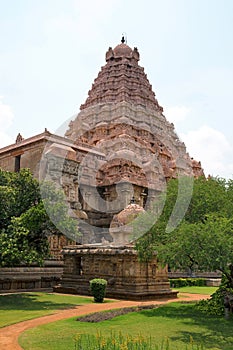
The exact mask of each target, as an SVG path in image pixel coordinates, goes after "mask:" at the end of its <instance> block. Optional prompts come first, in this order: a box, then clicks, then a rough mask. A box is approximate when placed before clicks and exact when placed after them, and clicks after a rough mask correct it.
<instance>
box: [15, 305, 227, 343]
mask: <svg viewBox="0 0 233 350" xmlns="http://www.w3.org/2000/svg"><path fill="white" fill-rule="evenodd" d="M232 327H233V322H232V320H229V321H227V320H225V319H223V318H220V317H213V316H206V315H204V314H202V313H201V312H200V311H198V310H197V309H196V308H195V304H190V303H188V304H184V303H171V304H167V305H164V306H161V307H160V308H157V309H153V310H143V311H140V312H133V313H130V314H127V315H123V316H118V317H116V318H114V319H112V320H108V321H103V322H99V323H94V324H93V323H86V322H78V321H77V319H76V318H70V319H66V320H62V321H58V322H54V323H50V324H46V325H43V326H39V327H36V328H33V329H30V330H28V331H26V332H24V333H23V334H22V335H21V336H20V345H21V346H22V347H23V348H24V349H25V350H39V349H40V350H67V349H74V337H75V336H76V335H77V334H83V333H85V334H90V335H92V334H94V335H95V334H97V332H100V333H101V334H102V335H103V336H104V337H107V336H109V334H111V332H112V333H114V334H118V333H119V332H121V333H122V334H123V335H126V334H129V335H131V336H133V337H136V336H138V334H143V336H144V337H149V336H151V339H152V341H153V343H154V344H157V345H158V346H160V347H161V344H162V342H163V341H164V339H167V338H169V344H170V347H169V349H171V350H185V349H186V346H187V345H188V344H190V339H193V341H194V343H195V344H199V345H201V344H203V345H204V348H205V349H208V350H220V349H221V350H232V349H233V333H232ZM85 350H88V349H85Z"/></svg>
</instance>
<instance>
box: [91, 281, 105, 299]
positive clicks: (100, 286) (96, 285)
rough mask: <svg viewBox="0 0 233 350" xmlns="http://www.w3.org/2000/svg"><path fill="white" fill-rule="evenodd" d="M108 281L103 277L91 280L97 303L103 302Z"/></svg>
mask: <svg viewBox="0 0 233 350" xmlns="http://www.w3.org/2000/svg"><path fill="white" fill-rule="evenodd" d="M106 286H107V281H106V280H104V279H102V278H94V279H93V280H91V281H90V288H91V294H92V295H93V296H94V301H95V302H96V303H102V302H103V300H104V296H105V291H106Z"/></svg>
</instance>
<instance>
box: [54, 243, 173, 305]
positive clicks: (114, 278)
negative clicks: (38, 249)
mask: <svg viewBox="0 0 233 350" xmlns="http://www.w3.org/2000/svg"><path fill="white" fill-rule="evenodd" d="M63 256H64V272H63V276H62V279H61V284H59V285H58V286H56V287H54V291H56V292H60V293H73V294H80V295H90V288H89V281H90V280H91V279H93V278H104V279H106V280H107V282H108V284H107V291H106V296H107V297H110V298H117V299H128V300H152V299H159V298H175V297H176V296H177V292H173V291H172V290H171V289H170V284H169V281H168V271H167V267H164V268H162V267H159V265H158V262H157V259H156V254H155V255H154V257H153V259H152V260H151V261H150V262H149V263H140V262H139V260H138V255H137V252H136V250H135V249H134V247H133V245H131V244H126V245H122V246H111V245H109V246H103V245H97V244H95V245H80V246H73V247H71V246H69V247H66V248H64V249H63Z"/></svg>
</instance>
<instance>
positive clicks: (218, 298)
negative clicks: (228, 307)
mask: <svg viewBox="0 0 233 350" xmlns="http://www.w3.org/2000/svg"><path fill="white" fill-rule="evenodd" d="M226 293H228V294H231V295H233V290H232V288H231V287H230V286H229V283H228V280H227V279H226V277H225V276H223V277H222V281H221V285H220V287H219V288H218V289H217V290H216V292H215V293H213V294H212V295H211V298H210V299H207V300H201V301H199V302H198V303H197V304H196V307H197V308H198V310H200V311H202V312H204V313H207V314H209V315H217V316H223V315H224V312H225V307H224V295H225V294H226Z"/></svg>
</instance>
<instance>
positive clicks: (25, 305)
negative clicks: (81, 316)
mask: <svg viewBox="0 0 233 350" xmlns="http://www.w3.org/2000/svg"><path fill="white" fill-rule="evenodd" d="M39 297H40V294H35V293H34V294H30V293H25V294H10V295H1V296H0V310H8V311H9V310H25V311H36V310H57V309H70V308H74V307H75V306H78V304H75V303H73V304H72V303H60V302H56V301H49V300H39ZM49 297H50V296H48V298H49Z"/></svg>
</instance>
